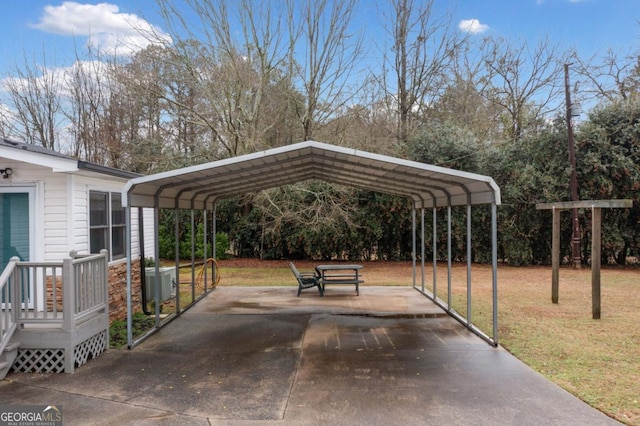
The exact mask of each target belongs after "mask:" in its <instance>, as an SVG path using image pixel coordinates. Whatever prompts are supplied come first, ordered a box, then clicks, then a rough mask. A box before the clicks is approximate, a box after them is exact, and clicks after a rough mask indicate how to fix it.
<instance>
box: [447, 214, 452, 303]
mask: <svg viewBox="0 0 640 426" xmlns="http://www.w3.org/2000/svg"><path fill="white" fill-rule="evenodd" d="M451 253H452V249H451V205H449V206H447V306H448V308H449V310H451V292H452V291H451V273H452V271H451Z"/></svg>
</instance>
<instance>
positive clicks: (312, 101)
mask: <svg viewBox="0 0 640 426" xmlns="http://www.w3.org/2000/svg"><path fill="white" fill-rule="evenodd" d="M289 2H290V3H291V4H292V5H293V4H294V3H298V4H299V8H300V15H301V16H300V20H299V21H297V20H296V18H295V17H293V16H292V17H291V23H290V37H291V41H292V45H291V52H293V51H295V49H296V48H299V49H300V50H301V51H302V54H301V55H300V57H299V58H298V67H297V70H298V72H297V79H298V80H299V81H300V83H301V86H302V88H303V90H302V92H303V95H304V98H305V104H304V108H301V109H299V110H298V117H299V119H300V123H301V125H302V133H303V134H302V137H303V139H304V140H310V139H312V138H313V134H314V132H315V130H316V128H317V127H318V126H319V125H320V124H322V123H325V122H326V121H327V120H328V119H329V118H330V117H331V116H333V115H334V114H335V113H336V111H339V110H340V109H341V108H343V107H344V106H346V105H347V104H348V103H349V102H350V101H351V100H352V99H353V97H354V96H355V95H356V93H357V90H358V89H357V86H358V84H357V83H356V82H354V80H355V79H356V75H355V74H356V72H357V68H356V66H357V64H358V63H359V59H360V58H361V56H362V54H363V45H362V38H361V37H360V36H359V35H357V34H352V29H351V26H350V25H351V23H352V21H353V18H354V16H355V14H356V4H357V0H344V1H333V2H332V1H328V0H304V1H302V2H294V0H289ZM291 10H294V9H291ZM291 62H292V63H293V60H292V61H291Z"/></svg>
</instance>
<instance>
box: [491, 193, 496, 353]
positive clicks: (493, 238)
mask: <svg viewBox="0 0 640 426" xmlns="http://www.w3.org/2000/svg"><path fill="white" fill-rule="evenodd" d="M491 281H492V282H491V284H492V287H493V343H494V345H496V346H498V208H497V206H496V201H495V198H494V200H493V201H492V202H491Z"/></svg>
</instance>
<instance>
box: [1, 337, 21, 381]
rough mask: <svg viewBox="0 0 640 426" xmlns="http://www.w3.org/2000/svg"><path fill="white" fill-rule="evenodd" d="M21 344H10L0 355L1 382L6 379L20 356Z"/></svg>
mask: <svg viewBox="0 0 640 426" xmlns="http://www.w3.org/2000/svg"><path fill="white" fill-rule="evenodd" d="M19 348H20V343H19V342H13V343H9V344H8V345H7V346H6V347H5V348H4V351H3V352H2V353H1V354H0V380H2V379H4V378H5V377H6V375H7V373H8V372H9V370H11V367H12V366H13V361H15V359H16V357H17V356H18V349H19Z"/></svg>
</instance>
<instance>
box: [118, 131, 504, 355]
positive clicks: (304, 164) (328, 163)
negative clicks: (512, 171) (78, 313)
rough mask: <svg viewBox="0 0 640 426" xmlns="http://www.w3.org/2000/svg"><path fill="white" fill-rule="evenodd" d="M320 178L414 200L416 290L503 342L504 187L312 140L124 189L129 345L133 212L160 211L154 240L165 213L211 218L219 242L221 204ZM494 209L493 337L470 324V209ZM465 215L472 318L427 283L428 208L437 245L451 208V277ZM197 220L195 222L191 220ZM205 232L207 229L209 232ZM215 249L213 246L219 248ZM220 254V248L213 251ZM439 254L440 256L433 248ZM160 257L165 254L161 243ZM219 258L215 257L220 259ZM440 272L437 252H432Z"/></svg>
mask: <svg viewBox="0 0 640 426" xmlns="http://www.w3.org/2000/svg"><path fill="white" fill-rule="evenodd" d="M312 179H314V180H322V181H327V182H331V183H336V184H341V185H347V186H353V187H358V188H362V189H367V190H371V191H376V192H381V193H386V194H391V195H397V196H403V197H406V198H409V199H411V200H412V201H413V206H414V208H413V211H412V220H413V268H414V274H413V276H414V278H413V286H414V287H415V288H416V289H418V290H419V291H420V292H421V293H422V294H424V295H426V296H427V297H429V298H430V299H431V300H433V301H434V302H435V303H436V304H438V305H439V306H441V307H442V308H443V309H445V310H446V311H447V312H448V313H449V314H451V315H452V316H453V317H454V318H456V319H458V320H459V321H460V322H461V323H463V324H464V325H465V326H467V327H468V328H469V329H470V330H472V331H473V332H475V333H476V334H478V335H479V336H480V337H482V338H484V339H485V340H487V341H488V342H489V343H491V344H493V345H497V344H498V334H497V330H498V324H497V219H496V215H497V212H496V206H497V205H499V204H500V188H499V187H498V186H497V184H496V183H495V182H494V181H493V179H492V178H490V177H488V176H483V175H478V174H474V173H467V172H462V171H458V170H453V169H447V168H443V167H438V166H432V165H428V164H423V163H418V162H414V161H408V160H403V159H399V158H394V157H389V156H384V155H378V154H373V153H369V152H363V151H359V150H355V149H349V148H344V147H339V146H335V145H329V144H325V143H320V142H314V141H307V142H300V143H297V144H293V145H288V146H284V147H280V148H273V149H269V150H266V151H262V152H256V153H253V154H247V155H242V156H239V157H233V158H229V159H225V160H220V161H214V162H211V163H206V164H200V165H197V166H191V167H185V168H181V169H177V170H172V171H168V172H163V173H158V174H154V175H150V176H144V177H140V178H135V179H132V180H130V181H129V182H128V184H127V185H126V186H125V188H124V189H123V197H122V198H123V202H124V203H125V206H126V209H127V214H126V218H127V238H128V239H129V240H128V242H127V253H128V255H127V303H128V328H129V333H128V334H129V347H131V346H132V345H133V343H134V342H133V341H132V337H131V316H132V306H131V255H130V253H131V235H130V230H131V219H130V218H131V208H132V207H139V208H144V207H147V208H154V209H155V212H156V213H155V216H156V217H155V219H156V220H155V226H156V235H157V232H158V228H157V227H158V219H159V217H158V211H159V209H161V208H167V209H176V210H178V209H190V210H191V211H192V212H193V211H195V210H202V211H204V213H205V223H206V213H207V212H208V211H210V212H213V219H212V222H213V226H212V233H213V235H214V236H215V207H216V202H217V201H218V200H221V199H223V198H226V197H232V196H235V195H241V194H245V193H247V192H252V191H259V190H262V189H267V188H272V187H277V186H281V185H286V184H290V183H296V182H300V181H305V180H312ZM482 204H490V205H491V235H492V238H491V239H492V266H493V274H492V275H493V278H492V281H493V283H492V284H493V333H492V336H488V335H487V334H485V333H484V332H482V331H481V330H479V329H477V328H476V327H475V326H474V325H473V323H472V322H471V315H470V313H471V291H470V290H471V206H473V205H482ZM457 206H463V207H466V209H467V287H468V291H467V316H466V318H465V317H463V316H461V315H459V314H458V313H456V312H455V311H454V310H453V309H452V308H451V280H449V282H448V289H449V291H448V300H447V301H442V300H440V299H439V298H438V297H436V293H435V288H436V283H435V274H434V282H433V292H431V291H428V290H426V289H425V283H424V241H425V235H424V217H425V209H433V223H434V244H435V229H436V224H437V216H436V210H437V209H438V208H447V229H448V234H447V235H448V236H447V240H448V265H449V276H451V271H450V270H451V208H452V207H457ZM418 210H419V211H420V212H421V246H422V253H421V256H420V259H421V266H422V272H423V273H422V283H421V286H417V283H416V260H417V257H418V256H417V250H416V248H417V236H416V235H417V223H416V222H417V220H416V212H417V211H418ZM192 217H193V216H192ZM205 233H206V231H205ZM214 247H215V244H214ZM214 250H215V249H214ZM434 253H435V250H434ZM155 257H156V259H157V258H159V249H158V245H157V238H156V253H155ZM214 257H215V253H214ZM434 268H435V254H434Z"/></svg>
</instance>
